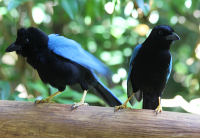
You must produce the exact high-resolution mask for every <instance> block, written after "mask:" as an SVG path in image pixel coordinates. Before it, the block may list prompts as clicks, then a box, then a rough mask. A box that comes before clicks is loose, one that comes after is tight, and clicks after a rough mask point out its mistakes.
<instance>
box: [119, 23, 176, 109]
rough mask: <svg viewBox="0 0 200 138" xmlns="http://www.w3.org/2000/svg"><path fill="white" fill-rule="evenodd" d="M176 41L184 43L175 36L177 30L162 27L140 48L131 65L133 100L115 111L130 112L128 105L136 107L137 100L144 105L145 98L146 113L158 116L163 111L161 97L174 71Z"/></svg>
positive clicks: (129, 88) (128, 90) (131, 95)
mask: <svg viewBox="0 0 200 138" xmlns="http://www.w3.org/2000/svg"><path fill="white" fill-rule="evenodd" d="M175 40H180V38H179V36H178V35H177V34H175V33H174V30H173V28H171V27H170V26H166V25H159V26H156V27H154V28H153V30H152V32H151V33H150V35H149V36H148V38H147V39H146V40H145V41H144V42H143V43H142V44H140V45H138V46H136V48H135V49H134V51H133V53H132V56H131V60H130V63H129V66H130V67H129V74H128V79H127V83H128V84H127V85H128V87H127V88H128V89H127V95H128V97H129V98H128V100H127V101H126V102H125V103H124V104H123V105H122V106H117V107H116V108H115V110H118V109H120V108H126V107H127V106H126V104H127V102H128V101H129V102H130V104H131V105H133V104H134V102H135V101H134V97H135V98H136V99H137V101H141V99H142V97H143V109H156V111H157V113H159V112H161V111H162V107H161V105H160V101H161V96H162V92H163V90H164V88H165V86H166V84H167V81H168V79H169V76H170V73H171V67H172V57H171V54H170V52H169V50H170V45H171V44H172V43H173V41H175ZM134 94H135V96H134V97H133V95H134Z"/></svg>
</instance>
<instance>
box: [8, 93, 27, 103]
mask: <svg viewBox="0 0 200 138" xmlns="http://www.w3.org/2000/svg"><path fill="white" fill-rule="evenodd" d="M19 94H20V92H17V91H15V92H14V93H13V94H11V95H10V96H9V98H8V100H13V101H27V100H28V99H27V98H20V97H19V96H18V95H19Z"/></svg>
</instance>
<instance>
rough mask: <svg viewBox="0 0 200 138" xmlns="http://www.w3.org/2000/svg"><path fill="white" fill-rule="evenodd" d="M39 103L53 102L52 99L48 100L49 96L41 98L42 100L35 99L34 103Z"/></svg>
mask: <svg viewBox="0 0 200 138" xmlns="http://www.w3.org/2000/svg"><path fill="white" fill-rule="evenodd" d="M39 103H54V101H50V98H46V99H42V100H36V101H35V103H34V105H37V104H39Z"/></svg>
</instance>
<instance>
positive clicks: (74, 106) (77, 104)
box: [72, 102, 89, 109]
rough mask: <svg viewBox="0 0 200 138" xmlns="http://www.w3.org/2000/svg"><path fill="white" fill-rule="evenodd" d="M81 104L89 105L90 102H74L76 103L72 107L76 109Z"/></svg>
mask: <svg viewBox="0 0 200 138" xmlns="http://www.w3.org/2000/svg"><path fill="white" fill-rule="evenodd" d="M81 105H89V104H88V103H84V102H78V103H74V104H73V105H72V109H75V108H77V107H79V106H81Z"/></svg>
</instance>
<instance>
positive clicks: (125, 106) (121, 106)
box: [114, 104, 130, 112]
mask: <svg viewBox="0 0 200 138" xmlns="http://www.w3.org/2000/svg"><path fill="white" fill-rule="evenodd" d="M124 108H128V109H130V107H127V105H126V104H122V105H120V106H115V109H114V112H117V111H118V110H119V109H124Z"/></svg>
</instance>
